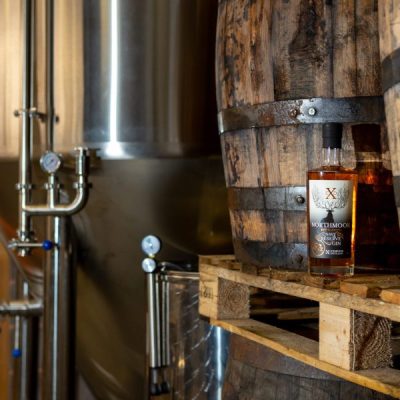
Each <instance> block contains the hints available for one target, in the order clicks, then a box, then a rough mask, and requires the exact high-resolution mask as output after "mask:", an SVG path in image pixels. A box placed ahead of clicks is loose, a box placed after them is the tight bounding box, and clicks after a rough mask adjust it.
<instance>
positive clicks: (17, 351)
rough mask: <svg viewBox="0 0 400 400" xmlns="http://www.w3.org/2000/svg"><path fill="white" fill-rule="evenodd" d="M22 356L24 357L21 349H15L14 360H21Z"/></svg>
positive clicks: (13, 352)
mask: <svg viewBox="0 0 400 400" xmlns="http://www.w3.org/2000/svg"><path fill="white" fill-rule="evenodd" d="M21 356H22V351H21V349H13V351H12V357H13V358H20V357H21Z"/></svg>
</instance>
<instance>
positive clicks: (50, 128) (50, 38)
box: [46, 0, 55, 151]
mask: <svg viewBox="0 0 400 400" xmlns="http://www.w3.org/2000/svg"><path fill="white" fill-rule="evenodd" d="M46 70H47V72H46V89H47V96H46V99H47V107H46V108H47V116H48V119H47V148H48V150H50V151H53V149H54V122H55V121H54V118H55V111H54V0H47V2H46Z"/></svg>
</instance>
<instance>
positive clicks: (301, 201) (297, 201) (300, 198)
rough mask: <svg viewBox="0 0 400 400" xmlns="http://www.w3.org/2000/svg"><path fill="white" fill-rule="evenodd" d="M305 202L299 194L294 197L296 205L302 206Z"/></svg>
mask: <svg viewBox="0 0 400 400" xmlns="http://www.w3.org/2000/svg"><path fill="white" fill-rule="evenodd" d="M305 201H306V199H305V198H304V197H303V196H302V195H300V194H299V195H297V196H296V203H297V204H304V203H305Z"/></svg>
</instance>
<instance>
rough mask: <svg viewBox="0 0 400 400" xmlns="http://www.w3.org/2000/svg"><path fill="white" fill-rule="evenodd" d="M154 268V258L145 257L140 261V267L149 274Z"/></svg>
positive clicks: (155, 266) (155, 265)
mask: <svg viewBox="0 0 400 400" xmlns="http://www.w3.org/2000/svg"><path fill="white" fill-rule="evenodd" d="M156 268H157V263H156V260H154V258H145V259H144V260H143V261H142V269H143V271H144V272H147V273H149V274H151V273H152V272H154V271H155V270H156Z"/></svg>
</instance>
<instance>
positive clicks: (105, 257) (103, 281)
mask: <svg viewBox="0 0 400 400" xmlns="http://www.w3.org/2000/svg"><path fill="white" fill-rule="evenodd" d="M0 3H3V4H8V6H9V7H8V8H7V9H10V10H11V9H13V13H15V14H16V15H14V17H15V18H14V19H15V20H17V21H20V19H21V18H20V16H18V13H20V12H21V10H20V8H21V4H22V1H21V0H0ZM54 5H55V19H54V26H55V37H54V60H55V71H54V81H53V82H52V83H53V84H54V96H55V97H54V98H55V109H54V113H55V118H56V120H57V123H56V125H55V130H54V148H55V150H56V151H59V152H62V153H67V152H69V151H70V150H71V149H73V147H75V146H77V145H85V146H88V147H90V148H96V149H98V152H97V154H98V156H99V158H98V159H97V160H96V162H95V164H94V165H93V167H92V171H91V177H90V181H91V182H92V183H93V189H92V191H91V195H90V196H91V197H90V200H89V202H88V204H87V206H86V208H85V209H84V210H83V211H82V212H81V213H80V214H78V215H76V216H75V217H74V218H73V221H74V225H75V231H76V235H77V238H78V254H77V256H78V270H77V277H78V285H77V313H78V315H77V362H78V369H79V371H80V373H81V374H82V376H83V377H84V379H85V380H86V382H87V383H88V386H89V387H90V389H91V391H92V392H93V393H94V395H95V396H96V398H98V399H102V400H111V399H113V400H114V399H118V400H125V399H129V400H131V399H142V398H143V397H144V393H145V370H146V365H145V363H146V361H145V360H146V354H145V348H146V343H145V337H146V336H145V335H146V322H145V280H144V276H143V271H142V270H141V268H140V263H141V259H142V253H141V250H140V241H141V239H142V238H143V237H144V236H145V235H146V234H148V233H152V234H155V235H158V236H160V237H162V238H163V244H164V246H163V250H162V252H161V253H160V258H162V259H168V260H176V261H179V260H185V261H194V260H196V256H197V254H200V253H203V254H205V253H210V254H211V253H214V254H216V253H229V252H231V251H232V250H231V233H230V228H229V216H228V211H227V205H226V192H225V183H224V176H223V169H222V161H221V156H220V154H219V138H218V133H217V128H216V106H215V94H214V92H215V90H214V70H213V68H214V38H215V23H216V13H217V0H190V1H188V0H146V1H143V0H119V1H118V0H85V1H81V0H68V1H67V0H55V1H54ZM36 6H37V8H38V18H39V20H40V18H43V14H44V8H43V6H44V2H38V4H37V5H36ZM13 7H14V8H13ZM10 12H11V11H10ZM0 18H1V17H0ZM18 23H19V22H18ZM13 24H14V22H13ZM3 26H4V27H5V29H6V30H7V33H6V34H5V35H3V38H2V40H5V41H8V42H7V43H8V44H7V46H8V47H10V46H13V45H15V43H14V42H13V40H12V32H11V31H12V29H14V28H15V26H18V24H17V25H12V26H11V25H10V24H9V23H7V24H4V25H3ZM41 34H42V32H40V30H38V45H37V52H38V63H39V64H40V65H38V71H39V72H38V75H39V76H38V77H37V82H38V90H37V95H38V104H39V106H40V107H45V104H46V102H45V101H44V100H45V99H44V98H43V97H42V95H43V93H42V87H43V85H44V82H43V79H42V75H43V73H42V72H43V71H42V70H43V68H44V66H43V63H41V62H42V61H43V60H42V58H43V57H42V56H43V54H44V52H43V46H44V40H43V38H41V37H40V36H41ZM0 51H1V49H0ZM17 53H18V52H15V54H17ZM17 55H18V54H17ZM3 67H4V66H3ZM3 67H1V66H0V68H3ZM7 71H8V72H7V73H4V74H3V75H2V77H0V80H1V85H3V86H5V83H4V81H5V80H6V79H8V80H10V79H11V75H10V74H11V72H10V71H9V69H8V70H7ZM0 87H2V86H0ZM7 90H8V89H7ZM15 90H18V88H17V87H16V89H15ZM18 93H19V92H18ZM15 96H16V98H15V99H14V101H13V103H14V104H13V105H12V107H13V108H12V109H11V112H10V113H9V112H8V111H7V112H6V115H5V116H4V118H5V121H6V122H2V123H1V122H0V123H1V124H2V125H0V128H1V131H0V139H1V140H2V143H9V145H10V146H9V147H8V148H9V149H10V152H9V153H8V154H3V153H1V154H0V156H1V157H3V159H2V160H1V161H0V166H1V170H2V171H7V173H3V172H2V173H1V174H0V189H1V197H2V199H1V202H0V216H1V217H3V218H5V219H6V220H7V221H8V222H9V223H11V224H12V225H13V226H15V225H16V205H17V195H16V193H15V192H14V190H13V186H14V184H15V183H16V182H17V169H18V164H17V161H15V160H5V159H4V157H5V156H7V157H9V156H11V157H14V158H15V155H16V151H14V152H13V151H12V149H13V146H14V144H13V143H14V141H13V140H12V138H13V137H16V136H17V135H18V132H16V130H18V121H14V117H13V116H12V110H13V109H17V108H18V106H19V104H18V103H19V98H18V95H15ZM0 101H1V102H2V103H4V104H5V105H6V106H7V107H10V105H9V104H8V103H7V97H6V96H2V97H0ZM1 110H2V107H0V112H1ZM49 112H50V111H49V110H48V113H49ZM43 124H44V123H40V122H37V128H38V131H39V132H42V130H43V126H42V125H43ZM44 137H45V135H43V134H42V133H40V134H38V135H37V140H36V142H35V151H36V152H38V151H40V149H41V148H42V144H43V142H44V140H45V139H44ZM38 149H39V150H38ZM67 164H68V163H67ZM13 175H14V176H13ZM65 175H66V179H68V175H69V172H68V168H67V169H66V172H65ZM71 180H72V178H71ZM68 195H69V193H68V191H67V192H65V196H66V197H68ZM38 264H39V263H38ZM39 270H40V268H39Z"/></svg>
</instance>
